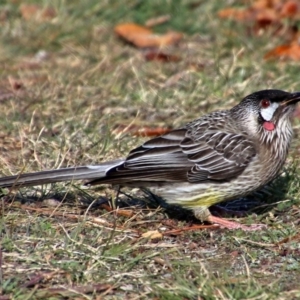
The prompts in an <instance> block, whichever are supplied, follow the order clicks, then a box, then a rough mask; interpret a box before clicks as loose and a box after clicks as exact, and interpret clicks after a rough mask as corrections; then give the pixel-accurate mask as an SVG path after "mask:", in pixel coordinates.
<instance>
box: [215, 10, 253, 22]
mask: <svg viewBox="0 0 300 300" xmlns="http://www.w3.org/2000/svg"><path fill="white" fill-rule="evenodd" d="M218 16H219V17H220V18H224V19H226V18H228V19H234V20H237V21H245V20H249V19H250V18H252V13H251V11H250V10H247V9H238V8H224V9H222V10H220V11H219V12H218Z"/></svg>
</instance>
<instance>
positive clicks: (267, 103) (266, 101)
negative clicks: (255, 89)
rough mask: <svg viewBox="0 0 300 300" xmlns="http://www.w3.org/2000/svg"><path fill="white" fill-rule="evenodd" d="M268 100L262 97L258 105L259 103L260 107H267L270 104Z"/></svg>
mask: <svg viewBox="0 0 300 300" xmlns="http://www.w3.org/2000/svg"><path fill="white" fill-rule="evenodd" d="M270 104H271V103H270V100H268V99H263V100H261V102H260V105H261V107H262V108H267V107H269V106H270Z"/></svg>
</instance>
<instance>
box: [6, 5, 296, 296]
mask: <svg viewBox="0 0 300 300" xmlns="http://www.w3.org/2000/svg"><path fill="white" fill-rule="evenodd" d="M21 2H23V1H18V0H14V1H13V0H10V1H6V3H2V4H0V22H1V26H0V108H1V111H2V114H1V115H2V118H1V119H0V149H1V153H0V165H1V173H2V176H5V175H11V174H16V173H18V172H21V171H22V172H29V171H30V172H32V171H38V170H43V169H54V168H59V167H62V166H74V165H82V164H83V165H85V164H94V163H97V162H101V161H105V160H109V159H114V158H117V157H123V156H125V155H126V154H127V153H128V151H129V150H130V149H131V148H133V147H135V146H138V145H139V144H141V143H142V142H143V141H145V140H146V139H147V138H148V137H142V136H139V135H137V134H136V132H135V131H136V129H142V128H145V127H147V128H148V127H150V128H154V129H156V130H157V129H162V128H163V129H164V128H176V127H178V126H181V125H183V124H185V123H186V122H188V121H190V120H193V119H195V118H198V117H199V116H201V115H203V114H205V113H207V112H210V111H213V110H216V109H220V108H222V109H223V108H224V109H226V108H230V107H232V106H233V105H234V104H236V103H238V102H239V101H240V100H241V98H242V97H244V96H246V95H248V94H250V93H252V92H254V91H257V90H260V89H266V88H277V89H283V90H287V91H297V90H299V79H300V73H299V65H298V62H295V61H289V60H280V59H275V60H265V59H264V54H265V53H266V52H267V51H269V50H271V49H272V48H274V47H275V46H277V45H279V44H280V43H282V41H281V37H280V36H276V35H275V34H274V32H273V31H272V30H269V29H265V30H264V31H263V32H262V33H261V34H260V33H259V34H257V33H253V32H252V31H251V30H250V29H249V28H251V24H247V23H245V24H244V23H236V22H235V21H233V20H227V19H220V18H219V17H218V11H219V10H220V9H223V8H225V7H228V6H232V7H235V5H241V3H240V2H238V1H236V2H235V1H222V2H221V1H217V0H214V1H199V2H197V1H188V0H187V1H183V0H182V1H166V0H165V1H137V0H129V1H126V4H124V3H123V1H96V0H90V1H77V0H76V1H62V2H61V1H42V2H41V1H28V4H39V5H40V9H41V8H42V9H45V8H47V7H49V6H50V7H51V8H52V9H54V11H52V10H50V11H48V12H47V13H45V14H44V15H42V17H41V16H40V15H38V16H37V15H36V13H34V12H30V10H29V9H28V7H27V8H26V5H25V6H24V3H21ZM24 7H25V8H24ZM26 9H27V11H26ZM24 10H25V12H24ZM28 11H29V12H28ZM37 14H39V12H38V13H37ZM40 14H41V13H40ZM165 14H168V15H170V20H169V21H168V22H166V23H163V24H161V25H158V26H156V27H155V28H154V30H155V31H156V32H158V33H164V32H166V31H168V30H173V31H178V32H181V33H183V34H184V38H183V39H182V40H181V41H180V42H179V44H178V45H172V46H169V47H167V49H166V50H164V51H166V52H167V53H172V54H173V55H176V56H177V57H179V58H180V60H179V61H173V62H162V61H155V60H154V61H146V60H145V57H144V53H145V51H146V50H141V49H137V48H136V47H134V46H132V45H131V44H128V43H126V42H124V41H123V40H121V39H119V38H118V37H117V36H116V35H115V34H114V26H115V25H116V24H118V23H122V22H137V23H139V24H144V23H145V22H146V21H147V20H149V19H150V18H153V17H158V16H161V15H165ZM294 119H295V120H294V129H295V139H294V142H293V145H292V147H291V151H290V154H289V157H288V161H287V163H286V166H285V169H284V170H283V171H282V173H281V176H280V177H279V178H278V179H277V180H276V182H275V183H273V184H272V185H271V186H270V187H269V188H268V189H269V191H263V192H261V193H260V194H255V195H251V196H250V197H249V198H247V199H238V200H237V201H235V202H232V203H229V204H226V206H225V208H228V209H230V210H236V211H238V212H243V211H245V210H247V212H248V215H247V216H244V217H242V218H239V219H238V221H239V222H241V223H243V224H252V223H262V224H266V225H267V228H265V229H263V230H262V231H254V232H243V231H241V230H234V231H229V230H226V229H220V228H217V227H216V226H208V228H206V229H204V228H199V229H197V230H196V229H195V228H194V227H193V226H194V225H197V226H199V225H201V223H200V222H197V221H196V220H195V219H194V218H193V217H192V216H191V214H190V213H189V212H186V211H184V212H183V211H182V210H180V209H178V208H176V207H169V206H166V205H165V203H163V201H161V199H156V198H155V197H153V196H152V195H149V194H147V193H146V194H144V193H142V192H141V191H139V190H136V189H125V190H124V191H121V193H119V194H118V191H116V190H114V189H112V188H110V187H109V186H99V187H97V188H87V187H85V186H83V185H82V183H81V182H72V183H59V184H55V185H44V186H37V187H28V188H22V189H13V190H10V189H3V190H2V191H1V193H2V194H1V221H0V236H1V253H0V281H1V288H0V294H1V293H2V295H1V296H0V299H1V300H3V299H63V298H64V299H69V298H72V299H103V298H105V299H299V298H300V289H299V281H300V250H299V249H300V236H299V226H300V223H299V222H300V221H299V220H300V209H299V203H300V195H299V183H300V173H299V170H298V166H299V158H298V157H299V138H298V136H299V128H300V127H299V124H300V123H299V113H296V114H295V118H294ZM117 196H118V197H117ZM107 201H108V202H107ZM110 207H112V210H111V211H110V209H109V208H110ZM254 207H255V209H254ZM223 208H224V206H223ZM249 208H250V209H249ZM214 209H215V210H217V211H218V209H219V207H216V208H214ZM233 219H235V220H237V217H236V214H234V218H233ZM190 227H192V228H194V230H184V229H187V228H189V229H191V228H190ZM151 234H152V235H151ZM153 234H155V236H153Z"/></svg>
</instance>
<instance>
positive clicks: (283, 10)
mask: <svg viewBox="0 0 300 300" xmlns="http://www.w3.org/2000/svg"><path fill="white" fill-rule="evenodd" d="M218 16H219V17H220V18H230V19H234V20H236V21H238V22H245V23H249V24H252V25H253V26H252V31H253V32H254V33H256V34H263V33H264V29H265V28H267V27H268V28H273V32H272V33H273V35H277V36H282V37H283V38H285V39H288V42H287V44H284V45H281V46H278V47H276V48H275V49H273V50H271V51H270V52H268V53H267V54H266V55H265V56H264V58H265V59H270V58H278V57H279V58H289V59H293V60H300V46H299V36H298V28H297V26H296V21H299V19H300V2H299V1H296V0H289V1H283V0H256V1H255V2H253V4H252V5H250V6H249V7H247V8H244V9H236V8H226V9H223V10H220V11H219V13H218ZM286 19H288V20H289V23H286V21H285V20H286Z"/></svg>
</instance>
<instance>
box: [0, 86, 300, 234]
mask: <svg viewBox="0 0 300 300" xmlns="http://www.w3.org/2000/svg"><path fill="white" fill-rule="evenodd" d="M299 100H300V93H293V94H290V93H287V92H284V91H280V90H264V91H259V92H256V93H254V94H251V95H249V96H247V97H245V98H244V99H243V100H242V101H241V102H240V104H238V105H236V106H235V107H233V108H232V109H231V110H224V111H217V112H213V113H211V114H208V115H205V116H203V117H201V118H199V119H198V120H195V121H193V122H191V123H188V124H187V125H185V126H184V127H182V128H179V129H175V130H173V131H171V132H169V133H167V134H165V135H162V136H160V137H157V138H153V139H151V140H149V141H147V142H145V143H144V144H143V145H141V146H140V147H138V148H135V149H134V150H132V151H131V152H130V153H129V155H128V156H127V157H126V158H124V159H118V160H115V161H111V162H106V163H102V164H99V165H97V166H83V167H81V166H80V167H74V168H66V169H59V170H51V171H43V172H37V173H30V174H20V175H17V176H10V177H3V178H0V187H10V186H28V185H37V184H43V183H51V182H58V181H66V180H79V179H85V180H89V184H90V185H95V184H106V183H108V184H116V185H121V186H138V187H147V188H149V189H150V190H151V191H152V192H153V193H155V194H157V195H159V196H161V197H163V198H164V199H165V200H166V201H167V202H168V203H174V204H178V205H181V206H183V207H186V208H190V209H192V210H193V211H194V213H195V215H196V217H198V218H199V219H201V220H209V221H212V222H217V223H220V224H222V225H224V226H227V225H228V226H227V227H229V228H243V229H247V228H246V227H245V226H243V225H239V224H236V223H229V221H226V222H224V221H223V220H221V221H220V220H219V218H216V217H213V216H211V215H210V213H209V210H208V208H209V207H210V206H211V205H213V204H215V203H219V202H222V201H227V200H231V199H234V198H237V197H241V196H245V195H248V194H249V193H251V192H253V191H256V190H258V189H260V188H261V187H262V186H264V185H265V184H267V183H268V182H270V181H271V180H272V179H274V178H275V176H276V175H277V174H278V172H279V170H280V169H281V167H282V165H283V164H284V162H285V159H286V156H287V153H288V149H289V146H290V142H291V139H292V127H291V123H290V118H291V114H292V112H293V110H294V107H295V104H296V103H297V102H298V101H299ZM255 228H257V227H255V226H253V227H250V228H249V229H255Z"/></svg>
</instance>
